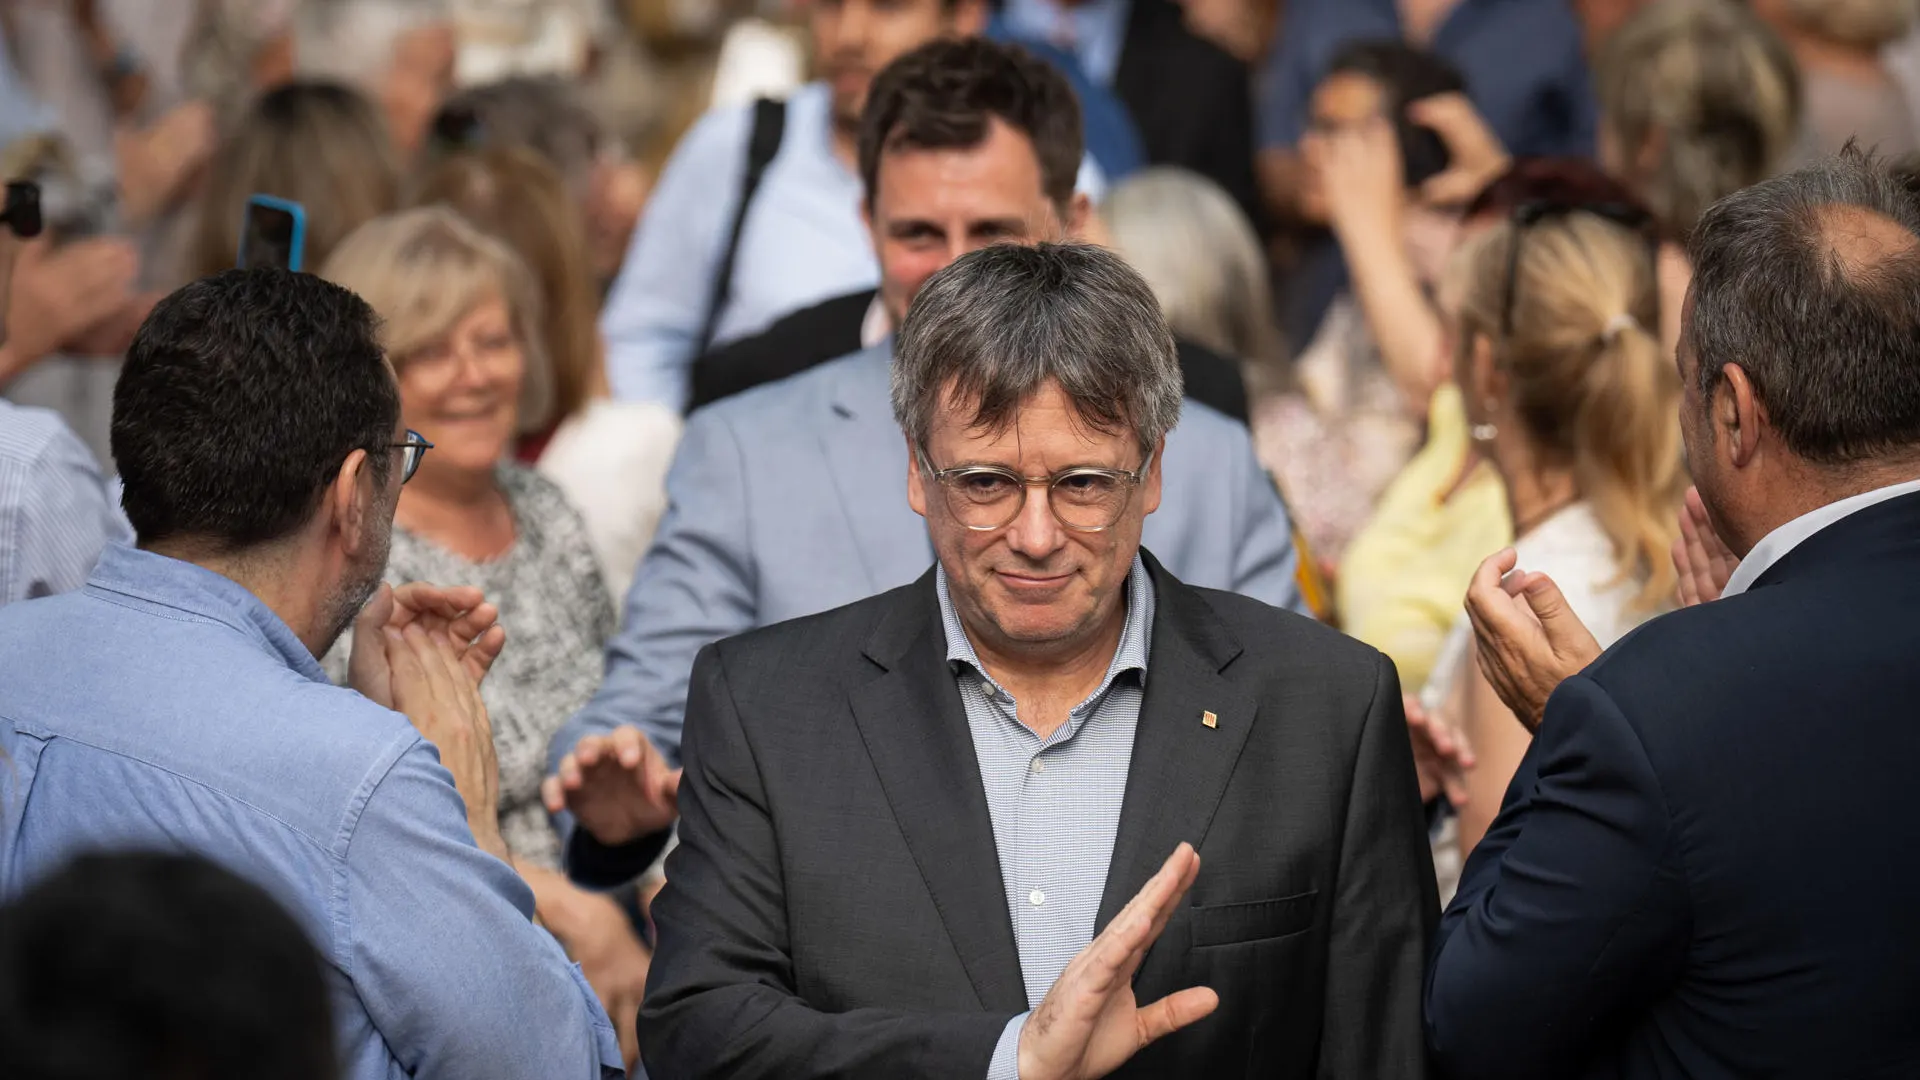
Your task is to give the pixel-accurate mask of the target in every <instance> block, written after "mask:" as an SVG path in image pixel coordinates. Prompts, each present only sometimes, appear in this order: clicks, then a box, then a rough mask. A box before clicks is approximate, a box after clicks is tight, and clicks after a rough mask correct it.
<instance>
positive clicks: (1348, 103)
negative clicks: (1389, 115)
mask: <svg viewBox="0 0 1920 1080" xmlns="http://www.w3.org/2000/svg"><path fill="white" fill-rule="evenodd" d="M1385 104H1386V95H1385V94H1384V93H1383V92H1382V91H1381V89H1380V84H1379V83H1376V82H1374V81H1373V80H1372V79H1369V78H1367V77H1366V76H1365V75H1356V74H1354V73H1352V72H1345V71H1343V72H1339V73H1337V74H1333V75H1329V76H1327V77H1326V78H1325V79H1322V80H1321V81H1320V85H1319V86H1318V87H1315V88H1314V91H1313V100H1312V102H1311V103H1309V105H1308V107H1307V131H1306V134H1304V135H1302V136H1301V137H1300V156H1301V158H1302V159H1303V160H1304V161H1305V162H1306V169H1305V170H1304V171H1303V172H1302V174H1301V186H1300V213H1301V214H1302V215H1303V216H1304V217H1306V219H1307V220H1308V221H1314V222H1324V221H1326V220H1327V196H1326V190H1325V182H1324V181H1323V180H1322V177H1321V171H1320V169H1321V161H1322V160H1323V155H1324V154H1325V153H1326V140H1327V136H1329V135H1331V134H1333V133H1334V132H1336V131H1338V130H1340V129H1341V128H1345V127H1353V126H1355V125H1358V124H1361V123H1364V122H1365V121H1367V120H1371V119H1373V118H1374V117H1376V116H1379V115H1380V111H1381V109H1382V108H1383V107H1384V105H1385Z"/></svg>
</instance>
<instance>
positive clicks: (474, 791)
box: [382, 620, 513, 862]
mask: <svg viewBox="0 0 1920 1080" xmlns="http://www.w3.org/2000/svg"><path fill="white" fill-rule="evenodd" d="M382 633H383V634H384V635H385V636H386V639H387V666H388V669H389V671H390V672H391V680H392V682H391V685H392V689H393V705H394V708H396V709H398V710H399V711H400V712H401V713H403V714H405V716H406V718H407V719H408V720H410V721H412V722H413V726H414V727H416V728H418V729H419V731H420V735H421V737H422V738H424V739H426V740H427V741H428V742H430V743H432V744H433V745H434V748H435V749H436V750H438V751H439V752H440V764H442V765H444V766H446V769H447V771H448V772H450V773H452V774H453V785H454V787H455V788H457V789H459V791H460V797H461V799H463V800H464V801H465V802H466V806H467V826H468V827H469V828H471V829H472V830H473V839H474V842H475V843H476V844H478V845H479V847H480V850H482V851H484V852H486V853H488V854H489V855H492V856H494V857H495V858H498V859H499V860H500V861H502V862H511V861H512V858H513V856H512V855H511V854H510V853H509V852H508V851H507V842H506V840H504V839H503V838H502V837H501V835H500V765H499V762H498V760H497V759H496V758H495V757H494V749H493V723H492V721H490V720H489V719H488V717H487V707H486V705H485V704H484V703H482V702H481V700H480V683H479V680H477V679H475V678H474V677H473V674H472V670H471V667H470V665H469V662H468V661H467V660H466V659H464V658H463V657H462V656H461V655H460V653H459V651H458V650H457V649H456V647H455V645H454V642H453V638H451V637H450V636H448V634H447V633H446V631H444V630H434V631H431V632H429V631H428V630H426V629H425V628H424V627H423V626H422V625H421V623H420V622H419V621H418V620H416V621H414V622H411V623H409V624H407V626H406V627H405V628H404V629H395V628H393V627H391V626H388V627H384V628H383V629H382ZM487 663H489V664H491V663H492V660H491V659H490V658H489V659H488V660H487Z"/></svg>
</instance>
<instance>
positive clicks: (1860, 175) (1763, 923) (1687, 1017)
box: [1426, 152, 1920, 1080]
mask: <svg viewBox="0 0 1920 1080" xmlns="http://www.w3.org/2000/svg"><path fill="white" fill-rule="evenodd" d="M1692 256H1693V264H1694V277H1693V287H1692V292H1691V294H1690V296H1689V298H1688V303H1687V309H1686V311H1685V313H1684V329H1683V331H1682V334H1681V341H1680V348H1679V371H1680V377H1681V379H1682V382H1683V384H1684V386H1685V393H1684V398H1683V404H1682V406H1681V426H1682V430H1683V432H1684V434H1685V438H1686V446H1687V455H1688V459H1689V462H1690V464H1691V466H1692V469H1693V473H1694V477H1695V480H1696V483H1697V484H1698V487H1699V503H1698V504H1697V507H1698V509H1699V511H1702V512H1703V513H1702V515H1701V516H1703V517H1704V519H1705V522H1706V524H1708V525H1710V527H1711V533H1710V534H1708V535H1707V536H1706V537H1705V539H1707V540H1708V541H1710V542H1711V541H1713V540H1714V538H1715V537H1718V538H1722V539H1724V543H1725V546H1726V549H1727V550H1728V551H1729V552H1730V553H1732V554H1734V555H1737V556H1739V560H1740V561H1739V565H1738V567H1737V568H1736V569H1734V570H1733V571H1732V573H1731V576H1730V578H1729V579H1727V580H1725V582H1724V588H1723V589H1721V590H1720V591H1719V596H1718V599H1713V600H1712V602H1710V603H1701V604H1698V605H1696V606H1691V607H1688V608H1686V609H1684V610H1681V611H1678V612H1675V613H1673V614H1671V615H1668V616H1666V617H1664V618H1661V619H1657V620H1655V621H1653V622H1651V623H1649V624H1647V625H1646V626H1644V627H1642V628H1641V629H1640V630H1638V631H1636V632H1635V633H1633V634H1631V635H1629V636H1628V637H1626V638H1625V639H1623V640H1622V641H1621V642H1620V643H1619V644H1617V645H1615V646H1614V647H1613V649H1612V650H1611V651H1609V652H1608V653H1607V654H1606V655H1604V656H1601V657H1599V659H1598V660H1597V661H1594V662H1592V663H1591V664H1589V665H1587V666H1586V667H1585V670H1583V671H1578V674H1571V672H1572V671H1574V670H1578V669H1579V668H1580V667H1581V666H1582V665H1583V664H1586V662H1587V661H1588V660H1590V659H1591V658H1592V657H1593V655H1594V654H1595V653H1597V652H1598V650H1597V649H1596V648H1595V647H1594V646H1593V643H1592V638H1591V636H1590V635H1587V634H1586V633H1585V631H1584V629H1583V628H1582V627H1581V626H1580V625H1579V623H1578V622H1577V621H1576V620H1574V619H1573V617H1572V616H1571V614H1569V613H1568V611H1567V609H1566V606H1565V602H1564V600H1563V598H1562V597H1561V596H1560V594H1559V592H1558V590H1557V589H1555V588H1554V586H1553V583H1552V582H1551V581H1548V580H1546V579H1545V578H1544V577H1543V576H1542V575H1538V574H1524V573H1521V574H1514V575H1511V576H1510V577H1509V578H1508V579H1507V580H1506V582H1505V583H1504V585H1503V584H1502V582H1501V580H1500V578H1501V575H1502V574H1503V573H1505V572H1506V571H1509V570H1511V569H1512V568H1513V556H1512V553H1511V552H1503V553H1502V554H1501V555H1499V556H1496V557H1495V558H1494V559H1490V560H1489V561H1488V563H1487V564H1486V565H1484V566H1482V568H1481V572H1480V574H1479V576H1478V577H1477V579H1476V581H1475V584H1474V588H1473V591H1472V592H1471V593H1470V594H1469V601H1468V603H1469V609H1470V611H1471V612H1472V614H1473V617H1474V620H1475V622H1476V625H1477V628H1478V631H1479V634H1480V641H1481V652H1482V656H1483V657H1484V660H1483V665H1484V666H1485V668H1486V670H1487V674H1488V676H1489V679H1490V680H1491V681H1492V682H1493V683H1494V685H1495V687H1496V689H1498V690H1500V691H1501V693H1502V697H1503V698H1504V699H1505V700H1506V701H1507V702H1508V704H1509V705H1511V706H1512V707H1513V708H1514V711H1515V714H1516V715H1518V716H1520V717H1522V718H1523V722H1524V723H1528V724H1529V725H1530V726H1534V725H1537V726H1536V727H1535V739H1534V744H1533V746H1532V748H1531V749H1530V751H1529V752H1528V754H1527V756H1526V758H1525V760H1524V761H1523V762H1522V764H1521V766H1520V770H1519V773H1518V774H1517V775H1516V776H1515V777H1514V780H1513V785H1512V786H1511V787H1510V788H1509V789H1508V791H1507V796H1506V804H1505V806H1504V807H1503V809H1502V811H1501V813H1500V816H1499V817H1498V818H1497V819H1496V820H1495V821H1494V824H1493V827H1492V829H1491V830H1490V831H1489V832H1488V833H1487V836H1486V839H1485V840H1483V841H1482V842H1481V844H1480V846H1479V847H1477V848H1476V849H1475V850H1474V852H1473V855H1472V857H1471V858H1470V859H1469V861H1468V863H1467V866H1466V870H1465V873H1464V876H1463V877H1462V880H1461V885H1460V890H1459V893H1458V895H1457V896H1456V897H1455V899H1454V902H1453V905H1452V906H1451V907H1450V908H1449V909H1448V911H1447V913H1446V915H1445V916H1444V918H1443V920H1442V923H1441V929H1440V935H1439V941H1438V944H1437V946H1436V948H1435V952H1434V956H1433V961H1432V965H1431V968H1430V970H1429V973H1428V981H1427V995H1426V1013H1427V1034H1428V1042H1429V1046H1430V1048H1431V1050H1432V1053H1433V1055H1434V1057H1435V1060H1436V1064H1438V1065H1439V1067H1440V1068H1441V1070H1442V1071H1443V1073H1444V1074H1445V1075H1450V1076H1457V1077H1474V1078H1476V1080H1479V1078H1498V1077H1602V1076H1604V1077H1721V1076H1728V1077H1731V1076H1763V1075H1764V1076H1782V1077H1842V1076H1844V1077H1895V1076H1900V1077H1911V1076H1920V862H1917V861H1916V860H1915V857H1914V853H1915V852H1916V851H1920V815H1916V814H1914V813H1912V812H1911V808H1910V807H1909V806H1907V805H1906V804H1907V801H1908V800H1906V799H1905V798H1903V797H1902V796H1903V795H1904V794H1905V793H1906V792H1907V791H1908V790H1910V788H1911V786H1912V782H1913V767H1914V765H1913V763H1914V762H1915V760H1917V759H1920V722H1916V703H1917V702H1920V661H1917V660H1916V658H1920V620H1916V617H1915V615H1916V612H1920V207H1917V206H1916V205H1915V204H1914V203H1913V201H1912V200H1911V199H1910V197H1909V196H1907V195H1906V194H1905V193H1903V192H1902V191H1901V190H1900V188H1899V186H1898V185H1897V184H1896V183H1895V182H1894V180H1893V179H1892V178H1891V177H1890V176H1889V175H1888V174H1887V172H1886V170H1885V169H1884V168H1883V167H1881V166H1880V165H1879V164H1878V163H1876V162H1873V161H1871V160H1868V159H1865V158H1862V157H1861V156H1860V155H1858V154H1856V153H1853V152H1848V153H1846V154H1843V155H1842V156H1841V157H1839V158H1836V159H1832V160H1829V161H1826V162H1823V163H1820V164H1818V165H1815V166H1812V167H1810V168H1807V169H1804V170H1802V171H1800V172H1797V173H1792V174H1789V175H1786V176H1781V177H1778V178H1775V179H1773V180H1770V181H1767V182H1766V183H1763V184H1760V185H1758V186H1756V187H1753V188H1749V189H1747V190H1745V191H1742V192H1739V193H1737V194H1735V195H1732V196H1730V197H1728V198H1727V199H1725V200H1723V201H1722V202H1720V203H1719V204H1718V205H1716V206H1715V207H1714V208H1713V209H1712V210H1710V211H1709V212H1708V213H1707V215H1706V216H1705V217H1704V218H1702V219H1701V222H1700V225H1699V227H1698V229H1697V231H1696V232H1695V234H1694V237H1693V241H1692ZM1693 536H1694V539H1695V540H1696V541H1697V540H1698V539H1700V538H1701V537H1700V533H1699V530H1698V529H1695V530H1693ZM1683 543H1684V542H1683ZM1700 553H1701V548H1700V547H1699V546H1698V545H1696V547H1695V550H1694V552H1693V557H1691V558H1679V557H1678V556H1677V561H1680V562H1681V563H1682V564H1683V565H1682V570H1683V573H1684V572H1685V571H1686V570H1687V569H1689V567H1688V565H1687V564H1689V563H1691V564H1694V565H1692V567H1691V569H1694V570H1699V571H1702V574H1701V576H1702V577H1703V578H1705V579H1706V581H1705V584H1704V589H1705V593H1706V597H1705V598H1711V597H1712V595H1713V593H1714V591H1715V586H1716V585H1717V584H1719V582H1718V581H1717V580H1714V576H1713V575H1712V574H1711V573H1710V572H1709V569H1708V568H1706V567H1702V566H1700V565H1698V564H1699V563H1700V558H1699V556H1700ZM1696 591H1697V590H1696ZM1683 592H1687V590H1685V589H1683ZM1694 598H1695V596H1694V595H1693V594H1692V593H1689V595H1688V599H1694ZM1563 676H1564V680H1563ZM1555 684H1557V689H1552V692H1551V698H1550V699H1549V698H1547V697H1546V691H1548V690H1549V689H1550V688H1552V687H1554V686H1555Z"/></svg>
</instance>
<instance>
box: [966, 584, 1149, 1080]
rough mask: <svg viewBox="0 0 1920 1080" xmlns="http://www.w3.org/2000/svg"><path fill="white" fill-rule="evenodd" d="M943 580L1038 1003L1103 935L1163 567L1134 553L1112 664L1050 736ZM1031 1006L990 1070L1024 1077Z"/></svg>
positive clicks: (1018, 940)
mask: <svg viewBox="0 0 1920 1080" xmlns="http://www.w3.org/2000/svg"><path fill="white" fill-rule="evenodd" d="M934 589H935V591H936V592H937V593H938V594H939V597H940V620H941V624H942V625H943V626H944V628H945V630H946V635H947V664H948V665H949V666H950V667H952V668H953V670H954V678H955V680H956V681H957V682H958V684H959V688H960V701H961V703H962V704H964V705H965V706H966V710H967V730H968V731H969V732H970V733H971V734H972V736H973V753H974V757H975V758H977V759H978V761H979V764H980V780H981V782H982V784H983V785H984V786H985V787H986V794H987V813H988V815H989V816H990V817H991V818H992V819H993V845H994V848H995V849H996V850H997V851H998V853H999V856H1000V880H1001V881H1002V882H1003V883H1004V884H1005V886H1006V890H1007V914H1008V916H1009V917H1010V918H1011V919H1012V921H1013V936H1014V942H1015V945H1016V946H1017V947H1018V949H1019V951H1020V974H1021V977H1022V978H1023V979H1025V980H1026V984H1027V1007H1028V1008H1029V1009H1032V1008H1035V1007H1037V1006H1038V1005H1039V1004H1040V1001H1041V999H1042V998H1045V997H1046V996H1047V991H1048V990H1050V989H1052V988H1053V984H1054V982H1055V981H1057V980H1058V979H1059V978H1060V973H1061V972H1063V971H1065V970H1066V969H1067V965H1068V964H1069V963H1071V962H1072V961H1073V958H1074V957H1075V956H1076V955H1078V954H1079V952H1080V950H1082V949H1084V948H1086V947H1087V945H1088V943H1089V942H1091V941H1092V940H1093V925H1094V923H1095V922H1096V921H1098V919H1099V915H1100V897H1101V895H1102V894H1103V893H1104V892H1106V888H1107V868H1108V866H1109V865H1111V864H1112V862H1113V840H1114V837H1115V836H1116V835H1117V834H1118V833H1119V831H1120V805H1121V802H1122V801H1123V800H1124V799H1125V797H1126V794H1127V768H1128V767H1129V766H1130V765H1132V764H1133V734H1134V730H1135V729H1136V728H1138V727H1139V725H1140V702H1141V700H1142V698H1143V697H1144V696H1145V694H1146V679H1147V652H1148V647H1149V645H1150V643H1151V640H1152V635H1153V579H1152V578H1151V577H1149V576H1148V575H1147V567H1146V563H1145V562H1144V561H1142V560H1141V558H1140V556H1138V555H1135V556H1134V557H1133V569H1132V570H1131V571H1130V572H1129V573H1128V575H1127V591H1126V605H1127V606H1126V612H1127V614H1126V619H1125V621H1124V622H1123V623H1122V624H1121V627H1120V644H1119V646H1118V647H1116V648H1115V649H1114V652H1113V659H1112V660H1111V661H1109V662H1108V664H1107V673H1106V676H1105V677H1104V678H1102V679H1101V680H1100V685H1099V686H1098V687H1096V688H1095V689H1094V691H1093V693H1091V694H1089V695H1087V698H1086V700H1084V701H1082V702H1081V703H1080V704H1078V705H1075V706H1074V707H1073V708H1072V709H1071V710H1070V711H1069V712H1068V714H1067V722H1066V723H1064V724H1062V725H1060V727H1058V728H1056V729H1055V730H1054V732H1053V734H1051V735H1049V736H1047V737H1046V738H1044V739H1043V738H1041V737H1040V736H1039V735H1036V734H1035V733H1034V732H1033V729H1032V728H1029V727H1027V725H1026V724H1024V723H1022V722H1021V720H1020V712H1019V708H1020V707H1019V702H1017V701H1015V700H1014V698H1013V695H1011V694H1009V693H1008V692H1007V690H1006V688H1004V687H1002V686H1001V685H1000V684H998V683H996V682H994V680H993V677H992V676H991V675H988V674H987V670H986V668H985V667H983V666H982V665H981V663H980V658H979V657H978V656H976V655H975V654H974V651H973V643H972V642H971V641H969V640H968V639H967V632H966V629H965V628H964V627H962V626H961V624H960V618H959V616H958V615H957V614H956V613H955V612H954V609H953V598H952V596H951V595H950V594H949V593H948V591H947V574H946V571H945V570H936V571H935V572H934ZM1028 1015H1029V1013H1022V1014H1020V1015H1019V1016H1016V1017H1014V1018H1013V1019H1012V1020H1010V1021H1008V1022H1007V1026H1006V1028H1005V1029H1004V1030H1003V1031H1002V1032H1001V1033H1000V1041H999V1043H998V1044H997V1045H995V1047H994V1050H993V1058H992V1060H991V1062H990V1063H989V1064H988V1067H987V1080H1018V1075H1019V1064H1020V1031H1021V1029H1022V1028H1023V1027H1025V1026H1026V1020H1027V1016H1028Z"/></svg>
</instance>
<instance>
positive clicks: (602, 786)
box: [540, 726, 680, 845]
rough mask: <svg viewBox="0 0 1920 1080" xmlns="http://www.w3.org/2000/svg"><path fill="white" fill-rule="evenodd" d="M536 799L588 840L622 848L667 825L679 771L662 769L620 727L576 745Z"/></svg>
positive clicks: (631, 732)
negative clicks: (568, 818)
mask: <svg viewBox="0 0 1920 1080" xmlns="http://www.w3.org/2000/svg"><path fill="white" fill-rule="evenodd" d="M540 794H541V797H542V798H543V799H544V800H545V801H546V804H547V811H548V812H549V813H554V814H557V813H559V812H560V811H562V810H568V811H571V812H572V813H573V816H574V818H575V819H576V820H578V821H579V823H580V826H581V827H582V828H584V829H586V830H587V831H588V832H590V833H592V834H593V838H594V839H596V840H598V841H600V842H601V843H603V844H608V845H614V844H624V843H627V842H628V841H631V840H638V839H639V838H641V837H643V836H649V835H651V834H653V833H657V832H659V831H660V830H662V829H664V828H666V827H667V826H669V825H671V824H673V819H674V818H675V817H677V816H679V813H680V802H679V795H680V770H679V769H670V768H668V767H667V760H666V758H664V757H661V756H660V751H659V750H658V749H656V748H655V747H654V745H653V742H652V740H650V739H648V738H647V737H646V736H645V735H644V734H642V733H641V732H640V730H639V729H638V728H634V727H627V726H621V727H617V728H614V729H613V730H612V731H611V732H608V733H607V734H605V735H589V736H587V737H586V738H584V739H581V740H580V742H579V743H578V744H577V745H575V746H574V748H573V752H572V753H570V754H568V755H567V756H566V757H564V758H561V759H560V768H559V770H558V771H557V772H555V774H554V775H552V776H549V777H547V779H546V782H545V783H543V784H542V785H541V786H540Z"/></svg>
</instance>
